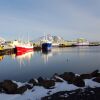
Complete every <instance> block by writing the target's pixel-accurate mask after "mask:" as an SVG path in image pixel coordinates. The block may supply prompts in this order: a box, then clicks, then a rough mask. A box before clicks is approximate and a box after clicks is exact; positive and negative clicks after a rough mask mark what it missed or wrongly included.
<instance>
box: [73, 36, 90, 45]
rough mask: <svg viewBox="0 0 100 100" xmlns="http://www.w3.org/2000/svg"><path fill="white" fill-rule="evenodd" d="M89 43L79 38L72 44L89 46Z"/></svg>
mask: <svg viewBox="0 0 100 100" xmlns="http://www.w3.org/2000/svg"><path fill="white" fill-rule="evenodd" d="M89 44H90V43H89V41H87V40H86V39H83V38H79V39H77V42H76V43H74V44H73V45H74V46H89Z"/></svg>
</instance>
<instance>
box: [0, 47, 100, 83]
mask: <svg viewBox="0 0 100 100" xmlns="http://www.w3.org/2000/svg"><path fill="white" fill-rule="evenodd" d="M0 59H1V61H0V81H2V80H5V79H11V80H16V81H21V82H25V81H28V80H29V79H31V78H38V77H39V76H43V77H51V76H52V75H53V74H54V73H59V74H61V73H63V72H75V73H78V74H80V73H87V72H91V71H93V70H96V69H99V70H100V46H97V47H68V48H53V49H52V51H51V52H48V53H46V52H42V51H39V52H30V53H26V54H22V55H19V54H13V55H5V56H0Z"/></svg>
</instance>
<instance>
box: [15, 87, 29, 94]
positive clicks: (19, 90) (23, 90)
mask: <svg viewBox="0 0 100 100" xmlns="http://www.w3.org/2000/svg"><path fill="white" fill-rule="evenodd" d="M26 90H27V86H21V87H19V88H18V89H17V91H16V94H23V93H24V92H25V91H26Z"/></svg>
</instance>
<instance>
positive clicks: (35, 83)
mask: <svg viewBox="0 0 100 100" xmlns="http://www.w3.org/2000/svg"><path fill="white" fill-rule="evenodd" d="M28 83H29V84H33V86H35V85H37V82H36V81H35V80H34V79H31V80H30V81H29V82H28Z"/></svg>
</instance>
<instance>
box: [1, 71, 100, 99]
mask: <svg viewBox="0 0 100 100" xmlns="http://www.w3.org/2000/svg"><path fill="white" fill-rule="evenodd" d="M96 87H100V73H99V72H98V71H97V70H96V71H94V72H92V73H90V74H82V75H76V74H74V73H72V72H65V73H64V74H61V75H58V74H55V75H53V77H52V78H51V79H44V78H42V77H39V78H38V79H31V80H30V81H29V82H26V83H21V82H15V81H11V80H4V81H3V82H0V100H41V98H43V97H45V96H48V95H53V94H55V93H57V92H61V91H70V92H71V91H74V90H79V89H81V90H84V89H86V88H96ZM72 93H73V92H72ZM72 93H70V94H72ZM67 96H68V95H67V94H66V97H67ZM61 97H63V95H62V96H61Z"/></svg>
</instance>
